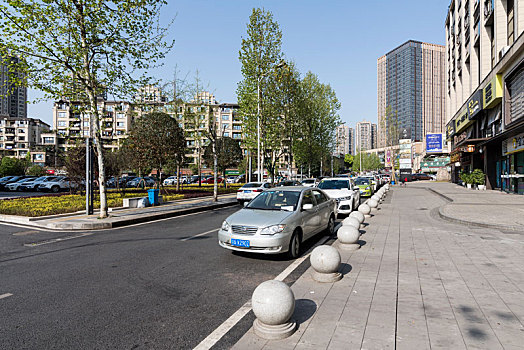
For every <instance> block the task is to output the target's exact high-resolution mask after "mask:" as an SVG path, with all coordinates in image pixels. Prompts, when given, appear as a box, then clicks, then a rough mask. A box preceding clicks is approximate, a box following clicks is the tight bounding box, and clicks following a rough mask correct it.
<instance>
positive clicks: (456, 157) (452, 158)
mask: <svg viewBox="0 0 524 350" xmlns="http://www.w3.org/2000/svg"><path fill="white" fill-rule="evenodd" d="M449 159H450V163H456V162H460V153H454V154H452V155H451V156H450V157H449Z"/></svg>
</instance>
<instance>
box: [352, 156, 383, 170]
mask: <svg viewBox="0 0 524 350" xmlns="http://www.w3.org/2000/svg"><path fill="white" fill-rule="evenodd" d="M361 160H362V166H361ZM383 167H384V165H383V164H382V162H381V161H380V158H379V157H378V155H376V154H375V153H366V152H359V153H358V154H356V155H355V157H354V160H353V170H354V171H360V170H362V171H370V170H379V169H382V168H383Z"/></svg>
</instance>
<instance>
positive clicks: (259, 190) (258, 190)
mask: <svg viewBox="0 0 524 350" xmlns="http://www.w3.org/2000/svg"><path fill="white" fill-rule="evenodd" d="M253 192H262V189H261V188H259V189H257V190H254V191H253Z"/></svg>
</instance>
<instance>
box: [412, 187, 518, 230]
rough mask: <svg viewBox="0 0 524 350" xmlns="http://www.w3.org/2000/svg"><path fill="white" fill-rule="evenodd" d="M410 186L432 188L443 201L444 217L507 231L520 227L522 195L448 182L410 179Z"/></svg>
mask: <svg viewBox="0 0 524 350" xmlns="http://www.w3.org/2000/svg"><path fill="white" fill-rule="evenodd" d="M408 186H411V187H417V188H422V187H423V188H427V189H430V190H433V191H435V192H437V193H439V194H441V195H443V197H444V198H447V200H448V201H449V200H451V202H450V203H447V204H445V205H443V206H442V207H440V209H439V215H440V216H441V217H442V218H443V219H446V220H449V221H452V222H457V223H462V224H468V225H474V226H480V227H489V228H496V229H502V230H508V231H523V230H524V196H522V195H516V194H508V193H505V192H501V191H478V190H471V189H467V188H464V187H462V186H459V185H456V184H452V183H447V182H446V183H438V182H414V183H410V184H408Z"/></svg>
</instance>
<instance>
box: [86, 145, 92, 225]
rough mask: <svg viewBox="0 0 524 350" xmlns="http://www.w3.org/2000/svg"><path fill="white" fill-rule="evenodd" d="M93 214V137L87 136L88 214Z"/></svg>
mask: <svg viewBox="0 0 524 350" xmlns="http://www.w3.org/2000/svg"><path fill="white" fill-rule="evenodd" d="M92 214H93V157H92V147H91V138H90V137H88V138H86V215H92Z"/></svg>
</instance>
